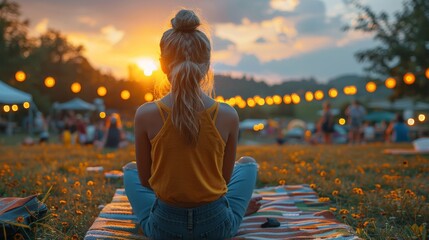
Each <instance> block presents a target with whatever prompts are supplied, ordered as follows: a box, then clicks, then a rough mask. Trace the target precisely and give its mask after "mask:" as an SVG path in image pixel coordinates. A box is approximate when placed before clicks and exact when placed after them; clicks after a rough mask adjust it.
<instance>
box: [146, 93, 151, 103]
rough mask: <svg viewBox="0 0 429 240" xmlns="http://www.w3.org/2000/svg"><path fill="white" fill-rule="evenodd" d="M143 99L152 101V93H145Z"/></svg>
mask: <svg viewBox="0 0 429 240" xmlns="http://www.w3.org/2000/svg"><path fill="white" fill-rule="evenodd" d="M144 100H145V101H146V102H151V101H153V94H152V93H146V94H145V95H144Z"/></svg>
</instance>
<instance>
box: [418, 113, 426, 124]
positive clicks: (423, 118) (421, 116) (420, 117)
mask: <svg viewBox="0 0 429 240" xmlns="http://www.w3.org/2000/svg"><path fill="white" fill-rule="evenodd" d="M418 119H419V121H420V122H424V121H425V120H426V116H425V115H424V114H419V116H418Z"/></svg>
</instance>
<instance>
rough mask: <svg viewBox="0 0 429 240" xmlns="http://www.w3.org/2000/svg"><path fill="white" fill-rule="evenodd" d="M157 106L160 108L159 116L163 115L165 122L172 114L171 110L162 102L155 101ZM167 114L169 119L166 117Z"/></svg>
mask: <svg viewBox="0 0 429 240" xmlns="http://www.w3.org/2000/svg"><path fill="white" fill-rule="evenodd" d="M155 104H156V106H157V107H158V110H159V114H161V118H162V121H163V122H165V120H166V119H167V117H168V115H169V114H170V108H169V107H167V106H166V105H165V104H164V103H162V102H161V100H158V101H155ZM165 114H167V117H166V116H165Z"/></svg>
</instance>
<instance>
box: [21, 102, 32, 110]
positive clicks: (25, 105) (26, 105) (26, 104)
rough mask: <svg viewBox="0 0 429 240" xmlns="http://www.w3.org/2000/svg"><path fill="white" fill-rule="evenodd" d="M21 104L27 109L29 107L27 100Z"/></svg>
mask: <svg viewBox="0 0 429 240" xmlns="http://www.w3.org/2000/svg"><path fill="white" fill-rule="evenodd" d="M22 106H23V107H24V108H25V109H29V108H30V103H29V102H25V103H23V104H22Z"/></svg>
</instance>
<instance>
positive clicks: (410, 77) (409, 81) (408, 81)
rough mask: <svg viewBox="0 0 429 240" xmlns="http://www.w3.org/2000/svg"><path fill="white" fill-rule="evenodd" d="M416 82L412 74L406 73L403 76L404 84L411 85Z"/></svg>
mask: <svg viewBox="0 0 429 240" xmlns="http://www.w3.org/2000/svg"><path fill="white" fill-rule="evenodd" d="M415 81H416V76H414V74H412V73H406V74H405V75H404V82H405V84H408V85H411V84H413V83H414V82H415Z"/></svg>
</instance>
